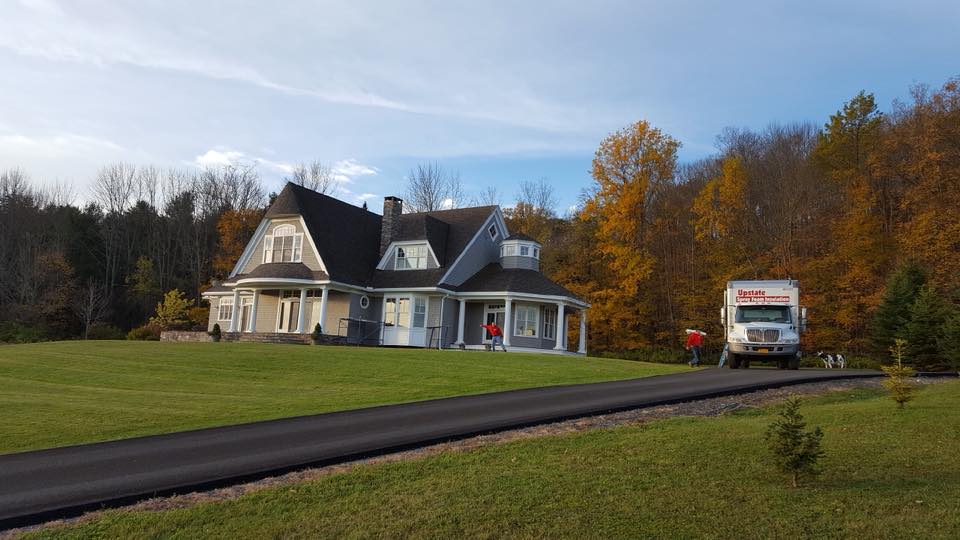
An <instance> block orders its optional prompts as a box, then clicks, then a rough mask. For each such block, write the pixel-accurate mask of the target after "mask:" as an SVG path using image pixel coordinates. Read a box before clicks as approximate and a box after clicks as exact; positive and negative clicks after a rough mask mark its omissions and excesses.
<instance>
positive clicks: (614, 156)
mask: <svg viewBox="0 0 960 540" xmlns="http://www.w3.org/2000/svg"><path fill="white" fill-rule="evenodd" d="M679 146H680V143H679V142H677V141H676V140H674V139H673V138H671V137H670V136H669V135H666V134H664V133H663V132H661V131H660V130H659V129H657V128H654V127H653V126H651V125H650V124H649V123H648V122H646V121H645V120H642V121H639V122H636V123H635V124H633V125H631V126H628V127H626V128H624V129H621V130H620V131H617V132H615V133H612V134H611V135H609V136H608V137H607V138H606V139H604V140H603V142H601V143H600V148H598V149H597V151H596V154H595V155H594V159H593V168H592V171H591V174H592V176H593V179H594V182H595V184H594V186H593V190H592V193H591V195H590V197H589V198H588V199H587V200H586V204H585V205H584V211H583V217H585V218H586V219H595V220H596V223H597V229H596V236H595V240H596V255H597V256H598V257H600V258H602V259H603V260H604V261H605V262H606V263H607V264H608V265H609V266H610V269H611V271H612V273H613V275H614V279H613V280H612V282H610V283H607V284H605V286H603V287H602V288H599V289H598V290H596V291H594V294H593V298H592V300H593V302H594V305H593V311H594V313H595V315H596V317H595V318H599V319H601V320H603V321H604V322H605V324H609V325H611V326H612V327H614V328H617V329H619V331H620V333H621V336H622V338H621V342H622V346H624V347H628V348H629V347H637V346H643V345H650V344H651V342H652V338H653V336H652V335H651V332H650V327H649V326H648V322H649V317H648V315H649V313H650V298H649V297H646V296H647V294H648V293H647V291H645V290H643V288H642V286H643V284H644V283H645V282H646V281H647V280H648V279H649V278H650V276H651V273H652V272H653V267H654V263H655V260H654V257H653V256H652V255H651V253H650V236H649V235H650V232H651V231H650V228H651V224H652V222H653V220H654V217H655V215H654V211H653V209H654V204H655V202H656V201H657V200H658V197H660V196H662V194H663V192H664V191H665V190H666V189H667V188H668V187H669V186H670V185H671V183H672V182H673V180H674V173H675V171H676V162H677V149H678V148H679ZM645 297H646V298H645Z"/></svg>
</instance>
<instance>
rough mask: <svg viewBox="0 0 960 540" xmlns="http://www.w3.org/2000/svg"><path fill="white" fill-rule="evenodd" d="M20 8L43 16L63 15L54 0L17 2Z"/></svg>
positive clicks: (22, 0) (24, 0) (21, 0)
mask: <svg viewBox="0 0 960 540" xmlns="http://www.w3.org/2000/svg"><path fill="white" fill-rule="evenodd" d="M19 3H20V5H21V6H23V7H25V8H27V9H32V10H33V11H37V12H39V13H43V14H45V15H55V16H60V15H63V10H62V9H60V6H59V5H57V3H56V2H55V1H54V0H19Z"/></svg>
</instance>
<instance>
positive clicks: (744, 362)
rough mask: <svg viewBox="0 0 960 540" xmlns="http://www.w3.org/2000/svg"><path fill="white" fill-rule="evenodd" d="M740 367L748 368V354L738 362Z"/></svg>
mask: <svg viewBox="0 0 960 540" xmlns="http://www.w3.org/2000/svg"><path fill="white" fill-rule="evenodd" d="M740 369H750V357H749V356H748V357H746V358H744V359H743V360H742V361H741V362H740Z"/></svg>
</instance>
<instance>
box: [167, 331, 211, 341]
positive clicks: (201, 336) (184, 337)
mask: <svg viewBox="0 0 960 540" xmlns="http://www.w3.org/2000/svg"><path fill="white" fill-rule="evenodd" d="M160 341H184V342H190V343H203V342H210V341H213V338H212V337H210V335H209V334H207V333H206V332H186V331H182V330H164V331H163V332H160Z"/></svg>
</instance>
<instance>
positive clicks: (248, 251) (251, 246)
mask: <svg viewBox="0 0 960 540" xmlns="http://www.w3.org/2000/svg"><path fill="white" fill-rule="evenodd" d="M287 222H297V223H300V230H301V231H306V230H308V229H307V222H306V221H304V220H303V216H292V217H285V218H273V219H266V218H265V219H263V220H262V221H261V222H260V225H259V226H258V227H257V230H256V231H255V232H254V233H253V237H252V238H251V239H250V241H249V242H248V243H247V247H245V248H244V250H243V254H241V255H240V260H238V261H237V264H235V265H234V266H233V270H231V271H230V275H229V276H228V279H229V278H232V277H234V276H236V275H237V274H239V273H240V272H241V271H242V270H243V269H244V268H246V266H247V264H249V263H250V259H252V258H253V257H256V253H257V246H258V245H259V244H260V239H262V238H264V237H265V236H267V234H266V233H267V229H269V228H270V226H272V225H276V224H278V223H287ZM300 234H304V233H300ZM304 236H306V239H305V241H306V242H309V244H310V249H312V250H313V254H314V256H315V257H316V261H317V265H318V266H319V270H320V271H321V272H327V265H325V264H324V263H323V258H322V257H320V251H319V250H318V249H317V244H316V243H315V242H314V241H313V236H312V235H309V234H304ZM300 249H301V261H300V262H303V261H302V258H303V256H302V253H303V249H304V247H303V242H301V244H300ZM260 260H261V261H263V257H262V254H261V259H260ZM260 264H264V263H263V262H261V263H260Z"/></svg>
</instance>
